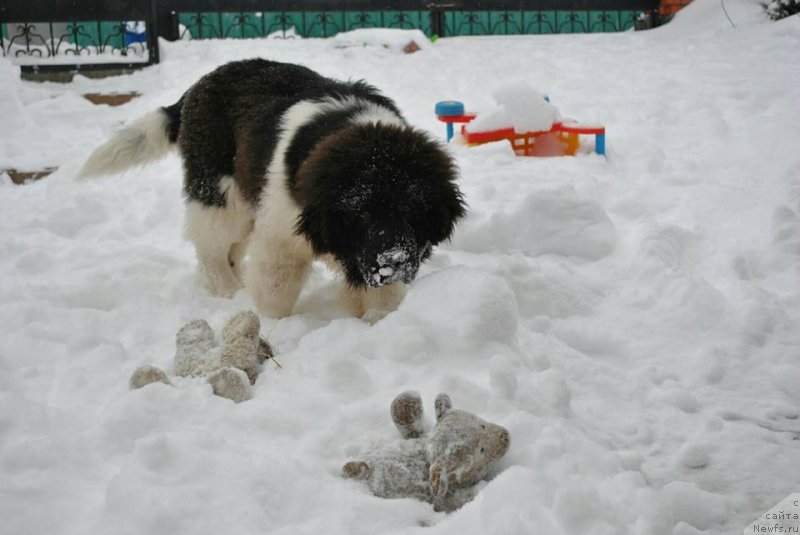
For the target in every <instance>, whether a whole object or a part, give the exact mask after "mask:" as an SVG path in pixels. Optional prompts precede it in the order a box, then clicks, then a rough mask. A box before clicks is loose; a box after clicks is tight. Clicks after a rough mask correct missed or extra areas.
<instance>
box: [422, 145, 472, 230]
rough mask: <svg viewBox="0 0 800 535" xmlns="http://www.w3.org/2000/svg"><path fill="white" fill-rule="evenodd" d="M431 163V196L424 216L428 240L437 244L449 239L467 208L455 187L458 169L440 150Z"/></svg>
mask: <svg viewBox="0 0 800 535" xmlns="http://www.w3.org/2000/svg"><path fill="white" fill-rule="evenodd" d="M436 152H438V154H436V155H435V156H434V157H433V158H431V161H432V162H433V165H432V166H431V171H430V173H431V174H430V180H431V186H432V187H431V196H432V198H431V199H430V202H429V205H428V206H429V207H430V208H429V212H428V214H427V217H428V221H429V224H430V227H429V232H430V235H429V239H430V241H431V243H433V244H438V243H441V242H443V241H446V240H448V239H450V236H452V234H453V231H454V230H455V227H456V223H458V222H459V221H460V220H461V219H462V218H463V217H464V216H465V215H466V214H467V204H466V202H465V201H464V196H463V195H462V193H461V191H460V190H459V188H458V185H457V184H456V181H457V180H458V168H457V167H456V165H455V162H453V160H452V158H451V157H450V156H449V155H448V154H447V153H446V152H445V151H444V149H442V148H440V147H436Z"/></svg>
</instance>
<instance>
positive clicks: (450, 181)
mask: <svg viewBox="0 0 800 535" xmlns="http://www.w3.org/2000/svg"><path fill="white" fill-rule="evenodd" d="M176 145H177V147H178V149H179V150H180V154H181V156H182V158H183V167H184V190H185V193H186V202H187V207H186V237H187V238H188V239H189V240H191V241H192V242H193V243H194V246H195V249H196V252H197V259H198V263H199V271H200V273H201V275H202V278H203V279H204V281H205V283H206V284H207V286H208V288H209V289H210V291H211V292H212V293H213V294H214V295H219V296H231V295H233V294H234V293H235V292H236V291H237V290H238V289H240V288H241V287H242V284H244V286H245V288H246V289H247V290H248V292H249V293H250V295H251V296H252V298H253V301H254V302H255V304H256V306H257V308H258V309H259V311H260V312H261V313H263V314H265V315H267V316H270V317H283V316H286V315H289V314H290V313H291V311H292V307H293V306H294V304H295V301H296V300H297V297H298V295H299V294H300V290H301V288H302V286H303V283H304V281H305V279H306V276H307V275H308V272H309V267H310V265H311V262H312V260H314V259H315V258H318V257H319V258H322V259H323V260H326V262H327V263H328V265H329V266H331V267H333V268H335V269H338V270H339V271H341V272H342V273H343V274H344V277H345V279H346V281H347V284H346V285H345V287H344V291H343V297H344V298H345V302H346V304H347V306H348V308H349V309H350V310H351V312H352V313H354V314H356V315H358V316H365V317H367V318H368V319H369V318H372V319H377V318H379V317H380V316H381V315H382V314H385V313H386V312H388V311H391V310H393V309H394V308H396V307H397V305H398V304H399V302H400V300H402V298H403V295H404V293H405V285H406V284H408V283H410V282H411V281H413V280H414V277H415V276H416V274H417V270H418V269H419V266H420V263H421V262H423V261H425V260H426V259H427V258H428V257H429V256H430V254H431V247H433V246H434V245H436V244H438V243H440V242H442V241H444V240H447V239H448V238H449V237H450V235H451V234H452V232H453V228H454V225H455V224H456V222H457V221H458V220H459V219H460V218H461V217H463V215H464V213H465V205H464V201H463V198H462V195H461V193H460V191H459V189H458V186H457V185H456V179H457V172H456V168H455V165H454V163H453V161H452V159H451V158H450V157H449V156H448V154H447V152H446V151H445V150H444V148H443V147H442V146H441V145H440V144H439V143H438V142H436V141H435V140H433V139H431V137H430V136H429V135H427V134H426V133H424V132H422V131H420V130H417V129H415V128H413V127H411V126H409V125H408V123H406V121H405V120H404V119H403V116H402V115H401V113H400V111H399V110H398V109H397V106H396V105H395V104H394V102H392V101H391V100H390V99H388V98H386V97H385V96H383V95H381V94H380V93H379V92H378V91H377V90H376V89H375V88H374V87H372V86H370V85H368V84H366V83H364V82H363V81H358V82H341V81H337V80H332V79H330V78H325V77H323V76H320V75H319V74H317V73H315V72H314V71H312V70H310V69H307V68H305V67H302V66H299V65H291V64H287V63H278V62H275V61H267V60H264V59H251V60H246V61H237V62H233V63H229V64H227V65H223V66H221V67H219V68H217V69H216V70H215V71H213V72H211V73H210V74H207V75H206V76H204V77H203V78H201V79H200V81H198V82H197V83H196V84H194V85H193V86H192V87H190V88H189V90H188V91H186V93H184V95H183V96H182V97H181V99H180V100H179V101H178V102H177V103H175V104H173V105H172V106H168V107H165V108H160V109H159V110H157V111H154V112H151V113H148V114H146V115H144V116H143V117H141V118H139V119H137V120H136V121H134V122H132V123H131V124H130V125H128V126H127V127H125V128H124V129H123V130H121V131H120V132H118V133H117V134H115V135H114V136H112V138H111V139H109V140H108V141H107V142H106V143H105V144H103V145H101V146H100V147H98V148H97V149H96V150H95V151H94V152H93V153H92V155H91V156H90V157H89V159H88V160H87V161H86V163H85V164H84V166H83V168H82V169H81V171H80V173H79V176H80V177H88V176H93V175H103V174H109V173H113V172H119V171H122V170H125V169H128V168H130V167H133V166H136V165H141V164H145V163H147V162H150V161H153V160H155V159H158V158H160V157H162V156H164V155H165V154H166V153H167V152H169V150H170V149H171V148H172V147H174V146H176ZM245 255H247V256H248V257H249V258H248V263H247V265H246V268H245V269H243V265H242V262H243V260H244V257H245Z"/></svg>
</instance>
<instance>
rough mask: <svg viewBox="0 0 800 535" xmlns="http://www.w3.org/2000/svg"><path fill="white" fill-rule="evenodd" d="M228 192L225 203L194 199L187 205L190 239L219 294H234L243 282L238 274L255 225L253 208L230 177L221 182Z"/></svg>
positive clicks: (212, 287)
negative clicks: (244, 246) (207, 203)
mask: <svg viewBox="0 0 800 535" xmlns="http://www.w3.org/2000/svg"><path fill="white" fill-rule="evenodd" d="M220 185H221V188H220V189H222V190H223V193H225V195H226V200H225V204H224V205H223V206H208V205H205V204H203V203H202V202H199V201H195V200H190V201H189V202H188V203H187V205H186V232H185V235H186V238H187V239H188V240H190V241H191V242H192V243H194V247H195V252H196V253H197V261H198V270H199V273H200V276H201V278H202V279H203V282H204V283H205V285H206V286H207V287H208V289H209V291H210V292H211V293H212V294H213V295H216V296H220V297H231V296H232V295H233V294H235V293H236V292H237V291H238V290H239V289H241V288H242V283H241V281H240V280H239V278H238V277H237V276H236V271H235V269H236V270H238V269H239V268H238V266H236V265H232V261H233V262H236V261H237V260H238V261H239V262H241V260H242V256H243V253H242V250H243V247H242V246H240V245H239V244H240V243H241V242H243V241H244V240H246V238H247V235H248V234H249V233H250V230H251V228H252V224H253V223H252V220H253V216H252V211H251V209H250V207H249V205H248V204H247V203H246V202H244V201H243V200H242V199H241V196H240V195H239V193H238V191H237V190H236V187H235V186H234V185H233V182H232V180H231V179H230V178H224V179H223V180H222V181H221V182H220Z"/></svg>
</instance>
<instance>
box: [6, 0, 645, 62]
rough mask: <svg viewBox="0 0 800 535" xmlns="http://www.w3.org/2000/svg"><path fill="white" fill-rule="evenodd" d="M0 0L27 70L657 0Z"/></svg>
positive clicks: (614, 12)
mask: <svg viewBox="0 0 800 535" xmlns="http://www.w3.org/2000/svg"><path fill="white" fill-rule="evenodd" d="M445 2H447V3H442V2H440V3H437V2H435V1H434V2H430V1H429V0H300V1H297V0H294V1H291V0H72V1H70V2H65V1H64V0H35V1H31V0H5V1H4V2H3V3H2V4H0V49H2V54H3V55H4V56H12V57H13V58H15V59H16V61H17V62H18V63H21V64H23V65H24V66H25V67H24V68H27V69H34V70H39V69H42V70H45V69H47V70H53V69H55V70H62V69H67V70H81V69H86V68H91V69H98V68H134V67H137V66H143V65H149V64H152V63H157V62H158V40H157V37H158V36H160V37H164V38H166V39H169V40H175V39H182V38H191V39H209V38H210V39H228V38H250V37H266V36H270V37H277V38H284V39H290V38H294V37H328V36H332V35H335V34H337V33H339V32H343V31H350V30H353V29H358V28H404V29H419V30H421V31H422V32H424V33H425V34H426V35H428V36H429V37H432V36H434V35H435V36H438V37H449V36H457V35H519V34H546V33H577V32H581V33H585V32H612V31H623V30H627V29H630V28H632V27H633V26H634V25H635V24H636V21H637V20H638V19H639V18H640V17H641V16H642V15H643V14H652V13H653V12H654V11H655V10H656V9H657V7H658V2H659V0H516V1H509V0H452V1H447V0H445Z"/></svg>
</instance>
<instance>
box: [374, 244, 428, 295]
mask: <svg viewBox="0 0 800 535" xmlns="http://www.w3.org/2000/svg"><path fill="white" fill-rule="evenodd" d="M418 269H419V261H418V260H417V259H416V255H414V254H412V253H410V252H409V251H408V250H407V249H406V248H403V247H393V248H392V249H389V250H387V251H384V252H382V253H380V254H378V257H377V262H376V263H375V264H374V265H373V266H372V267H371V268H370V273H369V279H368V280H367V284H369V285H370V286H373V287H379V286H383V285H384V284H391V283H393V282H397V281H403V282H405V283H406V284H408V283H410V282H411V281H413V280H414V277H415V276H416V275H417V270H418Z"/></svg>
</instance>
